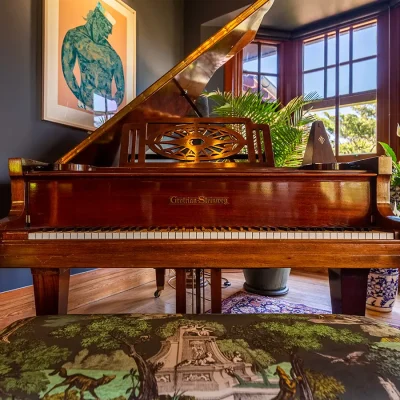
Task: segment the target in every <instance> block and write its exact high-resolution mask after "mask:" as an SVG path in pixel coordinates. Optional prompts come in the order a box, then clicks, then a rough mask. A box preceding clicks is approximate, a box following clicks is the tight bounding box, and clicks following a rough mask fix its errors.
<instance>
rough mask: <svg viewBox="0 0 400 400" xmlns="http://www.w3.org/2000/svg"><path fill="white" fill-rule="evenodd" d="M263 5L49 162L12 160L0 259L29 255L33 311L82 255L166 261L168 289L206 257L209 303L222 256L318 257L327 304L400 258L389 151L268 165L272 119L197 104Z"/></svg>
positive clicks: (264, 1) (63, 295)
mask: <svg viewBox="0 0 400 400" xmlns="http://www.w3.org/2000/svg"><path fill="white" fill-rule="evenodd" d="M271 5H272V1H271V0H257V1H256V2H255V3H254V4H253V5H251V6H250V7H249V8H247V9H246V10H244V11H243V12H242V13H241V14H240V15H238V16H237V17H236V18H235V19H234V20H233V21H231V22H230V23H229V24H227V25H226V26H225V27H224V28H222V29H221V30H220V31H218V32H217V33H216V34H215V35H214V36H213V37H211V38H210V39H208V40H207V41H206V42H205V43H203V44H202V45H201V46H200V47H199V48H198V49H197V50H195V51H194V52H193V53H192V54H190V55H189V56H188V57H187V58H186V59H185V60H184V61H182V62H181V63H179V64H178V65H177V66H175V67H174V68H172V69H171V70H170V71H169V72H168V73H167V74H165V75H164V76H163V77H161V78H160V79H159V80H158V81H157V82H155V83H154V84H153V85H152V86H150V87H149V88H148V89H147V90H145V91H144V92H143V93H142V94H141V95H139V96H138V97H137V98H135V99H134V100H133V101H132V102H131V103H130V104H128V105H127V106H126V107H125V108H123V109H122V110H121V111H119V112H118V113H117V114H116V115H115V116H114V117H113V118H111V119H110V120H108V121H107V122H106V123H105V124H104V125H102V126H101V127H100V128H98V129H97V130H96V131H94V132H93V133H92V134H91V135H90V136H88V138H87V139H86V140H84V141H83V142H81V143H80V144H79V145H78V146H76V147H75V148H73V149H72V150H71V151H69V152H68V153H67V154H65V155H64V156H63V157H61V158H60V159H59V160H57V161H56V162H54V163H53V164H46V163H41V162H37V161H32V160H26V159H18V158H13V159H10V160H9V171H10V178H11V189H12V206H11V210H10V213H9V216H8V217H7V218H5V219H3V220H1V221H0V267H1V268H31V271H32V275H33V284H34V293H35V303H36V312H37V314H38V315H43V314H62V313H66V312H67V304H68V285H69V274H70V268H79V267H92V268H121V267H122V268H138V267H146V268H155V269H156V270H157V271H158V272H159V273H158V274H157V280H158V284H159V285H160V286H162V279H163V271H164V270H165V268H175V269H176V279H177V287H178V288H182V287H185V284H186V274H185V268H188V269H195V270H198V269H202V268H204V267H207V268H209V269H210V270H211V286H212V287H211V291H212V306H211V308H212V312H220V311H221V290H220V283H221V269H223V268H238V269H242V268H276V267H303V268H307V267H323V268H325V267H327V268H329V278H330V292H331V299H332V309H333V312H334V313H344V314H357V315H363V314H364V313H365V298H366V288H367V276H368V272H369V269H370V268H394V267H398V266H399V265H400V241H399V237H398V231H399V230H400V223H399V222H398V221H397V220H396V218H395V217H394V216H393V215H392V211H391V208H390V203H389V186H390V177H391V160H390V159H389V158H387V157H376V158H373V159H370V160H368V161H361V162H358V163H349V164H337V163H329V164H326V165H324V164H315V163H313V162H311V163H310V164H309V165H308V167H307V168H301V169H300V168H299V169H295V168H275V167H274V160H273V153H272V143H271V136H270V131H269V127H268V126H265V125H256V124H253V123H252V121H250V120H248V119H244V118H217V119H216V118H207V117H204V116H202V115H201V111H200V107H199V106H198V99H199V96H200V95H201V93H202V91H203V90H204V88H205V86H206V84H207V83H208V81H209V80H210V78H211V77H212V75H213V74H214V72H215V71H216V70H217V69H218V68H220V67H221V66H222V65H224V64H225V63H226V62H227V61H229V60H230V59H231V58H232V57H233V56H234V55H235V54H236V53H237V52H239V51H240V50H241V49H243V47H245V46H246V45H247V44H248V43H250V42H251V41H252V40H253V38H254V37H255V34H256V31H257V29H258V27H259V25H260V22H261V20H262V18H263V16H264V14H265V13H266V12H267V11H268V10H269V8H270V7H271ZM193 114H194V115H195V116H193ZM190 115H192V116H190ZM244 158H245V159H244ZM328 167H329V168H328ZM176 310H177V312H179V313H181V312H185V311H186V293H185V290H177V306H176Z"/></svg>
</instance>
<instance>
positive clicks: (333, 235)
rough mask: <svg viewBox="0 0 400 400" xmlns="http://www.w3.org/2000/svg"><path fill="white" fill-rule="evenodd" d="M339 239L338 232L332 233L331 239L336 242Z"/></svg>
mask: <svg viewBox="0 0 400 400" xmlns="http://www.w3.org/2000/svg"><path fill="white" fill-rule="evenodd" d="M337 238H338V233H337V232H331V239H333V240H335V239H337ZM310 239H311V238H310Z"/></svg>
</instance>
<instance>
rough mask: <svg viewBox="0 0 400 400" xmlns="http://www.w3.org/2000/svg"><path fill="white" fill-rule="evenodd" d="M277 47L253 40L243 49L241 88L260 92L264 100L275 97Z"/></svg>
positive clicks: (271, 99) (276, 85) (244, 90)
mask: <svg viewBox="0 0 400 400" xmlns="http://www.w3.org/2000/svg"><path fill="white" fill-rule="evenodd" d="M277 87H278V48H277V46H276V45H273V44H264V43H257V42H253V43H250V44H249V45H247V46H246V47H245V48H244V49H243V74H242V90H243V92H246V91H248V90H251V91H252V92H254V93H261V94H262V96H263V99H264V100H265V101H273V100H276V98H277Z"/></svg>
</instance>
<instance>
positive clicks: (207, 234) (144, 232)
mask: <svg viewBox="0 0 400 400" xmlns="http://www.w3.org/2000/svg"><path fill="white" fill-rule="evenodd" d="M28 239H30V240H235V239H238V240H260V239H261V240H270V239H273V240H304V239H309V240H393V239H394V233H393V232H383V231H378V230H373V229H369V228H360V229H358V228H336V227H334V228H332V227H328V228H304V229H301V228H271V227H266V228H264V227H255V228H248V227H239V228H230V227H215V228H210V229H208V228H165V229H164V228H99V229H95V228H78V229H42V230H38V231H35V232H32V231H30V232H29V234H28Z"/></svg>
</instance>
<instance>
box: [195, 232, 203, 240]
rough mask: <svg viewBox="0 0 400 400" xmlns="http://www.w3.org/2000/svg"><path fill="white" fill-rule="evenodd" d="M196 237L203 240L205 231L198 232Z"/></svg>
mask: <svg viewBox="0 0 400 400" xmlns="http://www.w3.org/2000/svg"><path fill="white" fill-rule="evenodd" d="M196 239H198V240H203V239H204V232H196Z"/></svg>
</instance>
